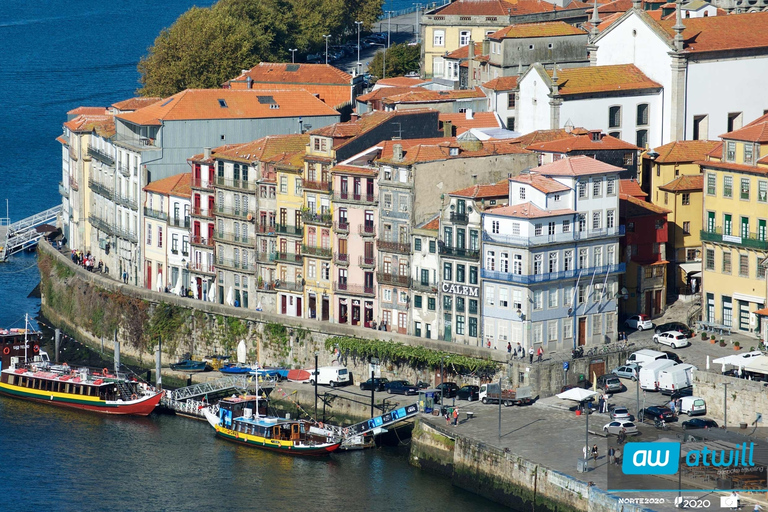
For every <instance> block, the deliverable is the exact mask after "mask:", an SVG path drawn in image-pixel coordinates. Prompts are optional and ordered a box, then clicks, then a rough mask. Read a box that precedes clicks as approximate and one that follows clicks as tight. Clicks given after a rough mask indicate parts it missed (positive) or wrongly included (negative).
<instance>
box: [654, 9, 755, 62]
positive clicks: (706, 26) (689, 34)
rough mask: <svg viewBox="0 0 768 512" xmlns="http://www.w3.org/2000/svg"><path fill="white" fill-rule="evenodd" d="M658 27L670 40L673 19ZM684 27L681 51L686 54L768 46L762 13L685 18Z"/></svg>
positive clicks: (660, 23)
mask: <svg viewBox="0 0 768 512" xmlns="http://www.w3.org/2000/svg"><path fill="white" fill-rule="evenodd" d="M658 24H659V26H660V27H661V28H662V29H663V30H664V31H665V32H666V33H667V34H668V35H669V36H670V37H672V36H674V35H675V31H674V30H673V29H672V27H673V26H674V24H675V19H674V16H673V17H672V18H671V19H665V20H662V21H659V22H658ZM683 25H685V30H683V40H684V41H685V46H684V51H685V52H688V53H695V52H713V51H726V50H744V49H749V48H766V47H768V12H765V11H763V12H751V13H745V14H729V15H728V16H706V17H701V18H685V19H684V20H683Z"/></svg>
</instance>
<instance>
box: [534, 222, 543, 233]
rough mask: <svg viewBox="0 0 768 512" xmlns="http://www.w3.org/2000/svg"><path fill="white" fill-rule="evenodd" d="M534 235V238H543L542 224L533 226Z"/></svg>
mask: <svg viewBox="0 0 768 512" xmlns="http://www.w3.org/2000/svg"><path fill="white" fill-rule="evenodd" d="M533 234H534V236H541V224H540V223H539V224H534V226H533Z"/></svg>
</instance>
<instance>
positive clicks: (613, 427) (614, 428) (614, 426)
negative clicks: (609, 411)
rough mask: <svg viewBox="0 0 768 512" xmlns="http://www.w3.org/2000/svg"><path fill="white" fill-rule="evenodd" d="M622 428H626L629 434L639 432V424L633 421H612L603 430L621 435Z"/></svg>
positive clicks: (625, 430)
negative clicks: (636, 424)
mask: <svg viewBox="0 0 768 512" xmlns="http://www.w3.org/2000/svg"><path fill="white" fill-rule="evenodd" d="M621 429H624V432H625V433H626V434H627V435H628V436H631V435H635V434H637V426H635V424H634V423H632V422H631V421H612V422H610V423H608V424H607V425H605V426H604V427H603V432H605V433H606V434H615V435H619V432H621Z"/></svg>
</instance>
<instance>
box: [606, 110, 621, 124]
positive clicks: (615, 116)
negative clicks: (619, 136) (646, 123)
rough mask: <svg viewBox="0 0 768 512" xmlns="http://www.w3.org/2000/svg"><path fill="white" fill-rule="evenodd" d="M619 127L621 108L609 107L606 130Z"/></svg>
mask: <svg viewBox="0 0 768 512" xmlns="http://www.w3.org/2000/svg"><path fill="white" fill-rule="evenodd" d="M620 127H621V107H619V106H616V107H610V108H609V109H608V128H620Z"/></svg>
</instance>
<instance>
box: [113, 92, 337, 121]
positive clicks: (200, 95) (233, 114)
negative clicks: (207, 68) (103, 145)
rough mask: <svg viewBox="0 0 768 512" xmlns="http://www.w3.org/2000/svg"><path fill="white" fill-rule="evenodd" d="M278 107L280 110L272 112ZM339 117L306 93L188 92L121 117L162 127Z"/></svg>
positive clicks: (119, 116) (331, 109)
mask: <svg viewBox="0 0 768 512" xmlns="http://www.w3.org/2000/svg"><path fill="white" fill-rule="evenodd" d="M260 98H261V99H260ZM222 100H223V101H224V102H225V104H226V107H224V106H222V104H221V101H222ZM274 105H278V106H279V108H272V107H273V106H274ZM337 115H339V113H338V112H337V111H335V110H334V109H333V108H331V107H329V106H328V105H326V104H325V103H323V102H322V101H320V100H319V99H317V98H316V97H314V96H313V95H312V94H310V93H308V92H306V91H249V90H231V89H186V90H184V91H181V92H179V93H176V94H174V95H173V96H171V97H169V98H166V99H165V100H163V101H162V102H159V103H155V104H153V105H149V106H148V107H144V108H141V109H139V110H136V111H135V112H128V113H124V114H118V115H117V117H118V118H119V119H124V120H125V121H128V122H130V123H134V124H138V125H160V124H161V121H190V120H198V119H200V120H202V119H271V118H281V117H299V116H304V117H310V116H337Z"/></svg>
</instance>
